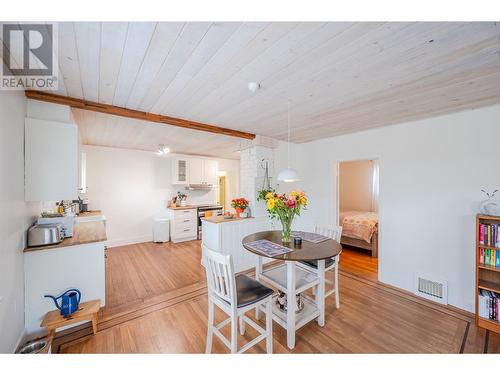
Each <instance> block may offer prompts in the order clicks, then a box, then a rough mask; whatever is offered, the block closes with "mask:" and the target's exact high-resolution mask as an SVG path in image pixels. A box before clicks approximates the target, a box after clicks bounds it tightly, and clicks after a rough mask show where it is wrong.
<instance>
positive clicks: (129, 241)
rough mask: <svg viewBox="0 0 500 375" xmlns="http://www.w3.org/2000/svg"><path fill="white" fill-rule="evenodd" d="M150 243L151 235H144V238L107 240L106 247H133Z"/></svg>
mask: <svg viewBox="0 0 500 375" xmlns="http://www.w3.org/2000/svg"><path fill="white" fill-rule="evenodd" d="M151 241H153V235H146V236H138V237H131V238H121V239H116V240H108V241H106V246H107V247H118V246H125V245H133V244H136V243H142V242H151Z"/></svg>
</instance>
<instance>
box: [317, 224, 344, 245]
mask: <svg viewBox="0 0 500 375" xmlns="http://www.w3.org/2000/svg"><path fill="white" fill-rule="evenodd" d="M314 233H316V234H321V235H322V236H326V237H329V238H331V239H332V240H335V241H337V242H340V238H341V237H342V227H341V226H338V225H316V227H315V228H314Z"/></svg>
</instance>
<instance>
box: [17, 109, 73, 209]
mask: <svg viewBox="0 0 500 375" xmlns="http://www.w3.org/2000/svg"><path fill="white" fill-rule="evenodd" d="M78 151H79V142H78V127H77V126H76V125H75V124H73V123H64V122H57V121H47V120H39V119H34V118H26V120H25V200H26V201H56V200H60V199H68V200H69V199H76V198H77V197H78V182H79V178H78V177H79V176H78V172H79V170H80V168H79V166H78V161H79V155H78Z"/></svg>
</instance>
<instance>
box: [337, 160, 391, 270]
mask: <svg viewBox="0 0 500 375" xmlns="http://www.w3.org/2000/svg"><path fill="white" fill-rule="evenodd" d="M364 160H377V161H378V169H379V170H378V192H379V194H378V210H377V213H378V236H377V240H378V244H377V246H378V256H377V262H378V263H377V280H380V264H381V262H380V260H381V256H380V255H381V254H382V252H383V249H382V248H381V246H380V243H381V240H380V239H381V238H382V236H381V230H380V228H381V227H382V218H383V216H382V215H381V212H382V207H383V201H382V200H381V199H380V198H381V197H382V191H381V189H380V186H381V183H380V182H381V176H382V173H381V170H382V164H381V160H380V156H374V157H359V158H345V159H337V160H335V161H334V165H333V168H334V179H335V184H334V186H335V193H334V194H335V210H336V212H334V216H335V225H340V223H339V221H340V163H346V162H350V161H364Z"/></svg>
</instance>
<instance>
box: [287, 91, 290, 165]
mask: <svg viewBox="0 0 500 375" xmlns="http://www.w3.org/2000/svg"><path fill="white" fill-rule="evenodd" d="M287 154H288V168H290V100H288V152H287Z"/></svg>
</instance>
